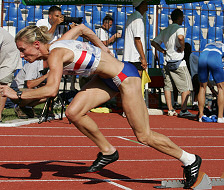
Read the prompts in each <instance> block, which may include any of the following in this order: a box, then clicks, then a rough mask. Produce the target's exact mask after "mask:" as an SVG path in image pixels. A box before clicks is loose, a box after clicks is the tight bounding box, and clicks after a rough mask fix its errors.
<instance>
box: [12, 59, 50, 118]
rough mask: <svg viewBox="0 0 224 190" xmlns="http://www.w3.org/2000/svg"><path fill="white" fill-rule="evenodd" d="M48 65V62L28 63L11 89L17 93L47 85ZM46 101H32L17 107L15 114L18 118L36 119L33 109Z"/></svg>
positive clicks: (13, 82) (17, 76)
mask: <svg viewBox="0 0 224 190" xmlns="http://www.w3.org/2000/svg"><path fill="white" fill-rule="evenodd" d="M47 70H48V65H47V62H46V61H43V60H37V61H34V62H33V63H26V64H25V65H24V66H23V68H22V69H21V70H20V71H19V73H18V74H17V75H16V77H15V79H14V80H13V81H12V84H11V88H12V89H14V90H15V91H19V90H20V91H24V90H27V89H32V88H38V87H41V86H43V85H45V83H46V79H47V77H48V73H47ZM45 101H46V99H41V100H35V99H34V100H31V101H29V102H24V103H23V104H19V105H17V104H16V105H15V107H14V108H15V113H16V114H17V116H18V118H20V119H26V118H29V117H30V118H32V117H34V111H33V107H34V106H36V105H38V104H40V103H43V102H45Z"/></svg>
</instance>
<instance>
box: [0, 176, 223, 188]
mask: <svg viewBox="0 0 224 190" xmlns="http://www.w3.org/2000/svg"><path fill="white" fill-rule="evenodd" d="M209 178H211V179H216V178H219V179H220V177H210V176H209ZM182 179H183V178H141V179H58V180H56V179H46V180H43V179H42V180H41V179H28V180H25V179H23V180H20V179H18V180H0V183H2V182H6V183H7V182H15V183H16V182H17V183H18V182H74V181H78V182H79V181H106V182H107V181H155V180H182ZM128 189H129V188H128Z"/></svg>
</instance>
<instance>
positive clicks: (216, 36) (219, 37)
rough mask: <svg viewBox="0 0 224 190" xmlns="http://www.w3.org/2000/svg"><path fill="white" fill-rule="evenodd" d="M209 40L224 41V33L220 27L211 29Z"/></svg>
mask: <svg viewBox="0 0 224 190" xmlns="http://www.w3.org/2000/svg"><path fill="white" fill-rule="evenodd" d="M207 38H208V39H211V40H215V41H223V32H222V28H220V27H209V28H208V34H207Z"/></svg>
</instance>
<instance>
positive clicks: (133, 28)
mask: <svg viewBox="0 0 224 190" xmlns="http://www.w3.org/2000/svg"><path fill="white" fill-rule="evenodd" d="M135 37H140V39H141V42H142V46H143V51H144V52H145V24H144V18H143V16H142V15H141V13H139V12H138V11H135V12H134V13H132V14H131V15H130V16H129V17H128V19H127V22H126V28H125V40H124V61H129V62H140V59H139V57H140V54H139V53H138V50H137V48H136V46H135V41H134V38H135Z"/></svg>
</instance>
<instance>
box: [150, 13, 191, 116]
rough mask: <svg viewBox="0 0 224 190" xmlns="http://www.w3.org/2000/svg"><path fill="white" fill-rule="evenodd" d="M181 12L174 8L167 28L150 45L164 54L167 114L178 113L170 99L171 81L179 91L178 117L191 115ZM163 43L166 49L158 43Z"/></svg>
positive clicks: (189, 77)
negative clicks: (170, 22)
mask: <svg viewBox="0 0 224 190" xmlns="http://www.w3.org/2000/svg"><path fill="white" fill-rule="evenodd" d="M183 18H184V15H183V12H182V11H181V10H180V9H175V10H174V11H173V12H172V13H171V19H172V21H173V23H172V24H170V25H169V26H168V27H167V28H165V29H164V30H162V31H160V33H159V35H158V36H157V37H155V38H154V39H153V40H152V42H151V45H152V46H153V47H155V48H156V49H157V50H158V51H160V52H162V53H163V54H164V59H165V62H164V63H165V65H164V68H163V71H164V74H165V79H164V83H165V86H164V92H165V98H166V103H167V106H168V115H169V116H174V115H178V114H177V113H176V111H175V110H174V109H173V106H172V101H171V91H173V83H174V84H175V86H176V87H177V89H178V91H179V92H180V93H181V100H182V101H181V111H180V114H179V116H180V117H193V116H195V115H193V114H191V113H190V112H189V111H188V110H187V100H188V97H189V94H190V91H192V82H191V76H190V73H189V71H188V68H187V66H186V61H185V60H184V59H183V58H184V48H185V41H184V35H185V34H184V29H183V28H182V27H181V25H182V22H183ZM162 43H164V45H165V47H166V50H164V49H163V48H162V47H161V46H160V45H161V44H162Z"/></svg>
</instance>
